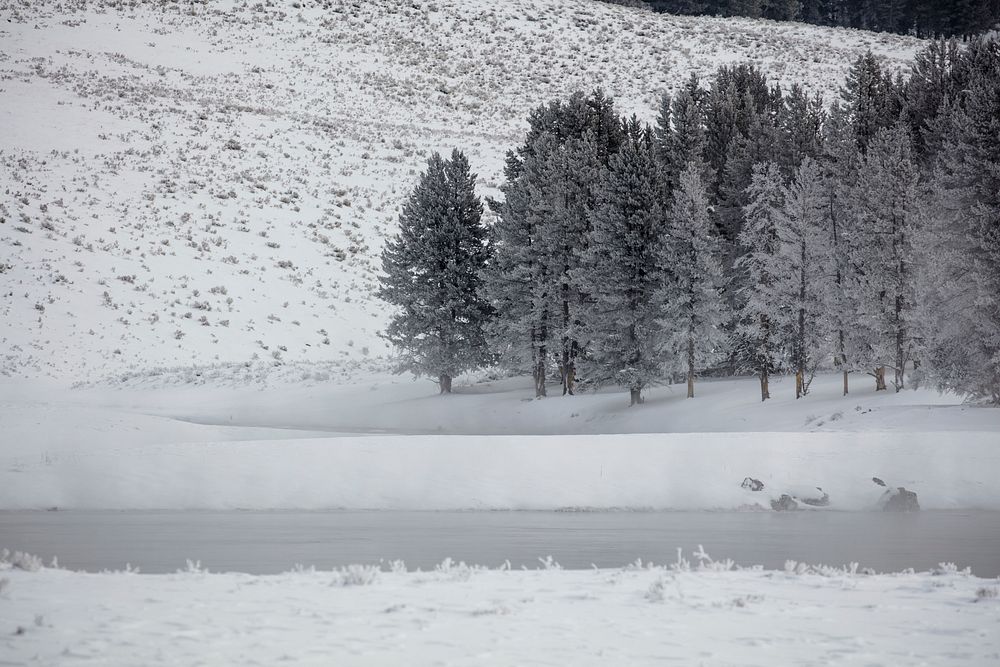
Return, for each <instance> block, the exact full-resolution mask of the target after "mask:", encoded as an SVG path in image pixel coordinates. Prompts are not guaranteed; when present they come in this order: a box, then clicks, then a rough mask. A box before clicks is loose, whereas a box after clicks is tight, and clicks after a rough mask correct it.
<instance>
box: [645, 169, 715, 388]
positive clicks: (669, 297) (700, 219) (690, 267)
mask: <svg viewBox="0 0 1000 667" xmlns="http://www.w3.org/2000/svg"><path fill="white" fill-rule="evenodd" d="M703 172H704V167H703V166H702V165H700V164H698V163H697V162H691V163H690V164H689V165H688V166H687V168H686V169H685V170H684V171H683V172H681V175H680V182H679V183H678V187H677V188H676V189H675V190H674V201H673V205H672V207H671V209H670V213H669V215H668V217H667V233H666V236H665V238H664V239H663V243H662V252H661V258H660V263H661V265H662V267H663V272H664V274H665V277H664V286H663V288H662V292H661V296H660V297H659V298H658V299H657V300H658V301H660V302H661V303H663V310H662V315H661V326H662V327H663V328H664V329H665V334H666V335H665V342H664V349H665V352H666V353H667V355H668V356H669V358H670V359H671V360H673V361H674V365H675V367H677V368H681V369H683V371H684V373H685V375H686V378H687V396H688V398H694V381H695V374H696V372H697V371H698V370H699V369H702V368H705V367H706V366H709V365H711V364H713V363H716V362H718V361H720V360H722V359H724V358H725V356H726V353H727V352H728V345H729V336H728V335H727V334H726V332H725V331H724V330H723V326H724V325H725V324H727V323H728V321H729V319H730V316H729V311H728V308H727V306H726V303H725V301H724V299H723V287H724V283H725V277H724V275H723V270H722V265H721V263H720V262H719V257H718V254H719V248H718V238H717V236H716V232H715V230H714V229H713V225H712V222H711V220H710V218H709V206H708V195H707V193H706V191H705V184H704V182H703V181H702V177H701V174H702V173H703Z"/></svg>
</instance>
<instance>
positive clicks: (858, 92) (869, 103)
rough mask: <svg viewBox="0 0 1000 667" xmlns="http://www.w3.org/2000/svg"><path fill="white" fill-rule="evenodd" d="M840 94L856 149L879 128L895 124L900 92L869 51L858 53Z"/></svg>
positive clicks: (899, 104) (859, 148) (899, 106)
mask: <svg viewBox="0 0 1000 667" xmlns="http://www.w3.org/2000/svg"><path fill="white" fill-rule="evenodd" d="M840 96H841V99H842V100H843V102H844V105H845V107H846V109H847V112H848V117H849V118H850V119H851V125H852V127H853V128H854V138H855V141H856V142H857V146H858V150H860V151H861V152H862V153H864V152H865V151H866V150H867V149H868V143H869V142H870V141H871V140H872V138H873V137H874V136H875V135H876V134H877V133H878V132H879V131H880V130H884V129H887V128H889V127H892V126H893V125H894V124H895V123H896V121H897V119H898V118H899V114H900V111H901V110H902V93H901V91H900V90H899V88H898V87H897V85H896V84H894V83H893V80H892V77H891V76H890V74H889V73H888V72H883V71H882V66H881V65H879V62H878V60H876V58H875V56H874V55H872V52H871V51H869V52H868V53H866V54H865V55H863V56H860V57H859V58H858V59H857V60H856V61H855V62H854V64H853V65H852V66H851V69H850V70H849V71H848V73H847V81H846V82H845V84H844V86H843V87H842V88H841V90H840Z"/></svg>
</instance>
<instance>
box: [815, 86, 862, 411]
mask: <svg viewBox="0 0 1000 667" xmlns="http://www.w3.org/2000/svg"><path fill="white" fill-rule="evenodd" d="M859 159H860V156H859V154H858V150H857V146H856V143H855V138H854V134H853V130H852V128H851V125H850V122H849V119H848V117H847V113H846V111H845V110H844V109H843V107H841V106H840V105H834V106H833V107H831V109H830V113H829V115H828V116H827V120H826V123H825V124H824V126H823V154H822V158H821V164H822V165H823V168H824V182H825V183H826V193H825V197H826V216H825V217H826V227H827V238H828V240H829V244H830V252H831V257H832V261H833V267H832V269H833V276H832V279H833V291H832V294H831V300H830V304H829V310H828V312H827V316H826V318H825V319H826V321H827V323H828V327H829V332H830V336H831V338H832V346H833V363H834V366H835V367H836V368H838V369H839V370H840V372H841V376H842V379H843V394H844V396H846V395H847V394H848V392H849V391H850V379H849V378H850V372H851V371H853V370H857V367H856V363H857V359H858V355H857V354H856V351H855V350H854V346H853V343H854V342H855V337H853V336H852V335H851V332H852V331H853V329H854V324H855V322H856V320H857V315H856V313H857V310H858V309H857V305H856V296H857V292H858V290H857V286H858V281H857V280H856V271H855V267H854V266H853V265H852V264H851V261H850V248H849V245H848V243H849V241H850V238H851V228H852V224H853V215H852V211H851V208H852V205H851V197H852V193H853V189H854V184H855V180H856V176H857V170H858V169H857V164H858V160H859Z"/></svg>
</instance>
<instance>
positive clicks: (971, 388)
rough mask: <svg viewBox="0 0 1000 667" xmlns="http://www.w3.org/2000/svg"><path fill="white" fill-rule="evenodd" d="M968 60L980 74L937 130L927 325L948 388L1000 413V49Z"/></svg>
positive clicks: (925, 249)
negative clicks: (995, 407) (997, 408)
mask: <svg viewBox="0 0 1000 667" xmlns="http://www.w3.org/2000/svg"><path fill="white" fill-rule="evenodd" d="M965 57H966V58H968V59H970V60H973V61H975V62H976V63H977V65H978V66H976V67H975V68H970V79H969V81H968V84H967V86H966V87H965V88H964V90H963V91H962V93H961V94H960V95H957V96H956V98H955V99H954V100H953V101H952V103H951V104H950V105H949V106H948V107H946V108H945V109H944V113H943V115H942V117H941V118H939V119H938V121H937V122H936V127H935V128H934V129H935V131H936V132H938V133H939V134H940V136H941V137H942V140H941V149H940V152H939V155H938V159H937V163H936V168H935V171H934V177H933V179H932V188H931V190H930V195H931V202H930V207H929V211H928V213H929V215H928V219H929V221H930V225H929V229H928V231H927V233H926V234H925V235H924V236H923V238H922V239H921V243H920V244H919V247H920V249H921V251H922V252H921V256H922V257H923V260H924V261H923V262H922V265H923V269H924V273H923V276H922V279H921V281H920V290H919V293H920V317H919V320H918V321H919V323H920V329H921V331H922V333H923V337H924V341H923V343H924V344H923V348H924V350H925V353H926V355H927V361H929V362H930V363H929V366H930V368H929V370H928V373H929V374H930V375H931V376H932V377H933V378H934V379H935V380H936V381H937V383H938V385H939V386H940V387H942V388H947V389H952V390H955V391H959V392H963V393H968V394H970V395H972V396H974V397H977V398H982V399H985V400H988V401H990V402H992V403H993V404H994V405H1000V45H998V44H997V43H996V42H992V43H991V42H986V41H982V42H977V43H975V44H973V45H972V46H971V47H970V49H969V51H968V53H967V54H966V56H965ZM983 65H985V66H983Z"/></svg>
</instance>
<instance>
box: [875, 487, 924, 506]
mask: <svg viewBox="0 0 1000 667" xmlns="http://www.w3.org/2000/svg"><path fill="white" fill-rule="evenodd" d="M878 502H879V505H881V507H882V511H883V512H919V511H920V503H919V502H917V494H916V493H914V492H913V491H908V490H907V489H904V488H903V487H901V486H900V487H897V488H895V489H889V490H888V491H886V492H885V493H883V494H882V497H881V498H879V501H878Z"/></svg>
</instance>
